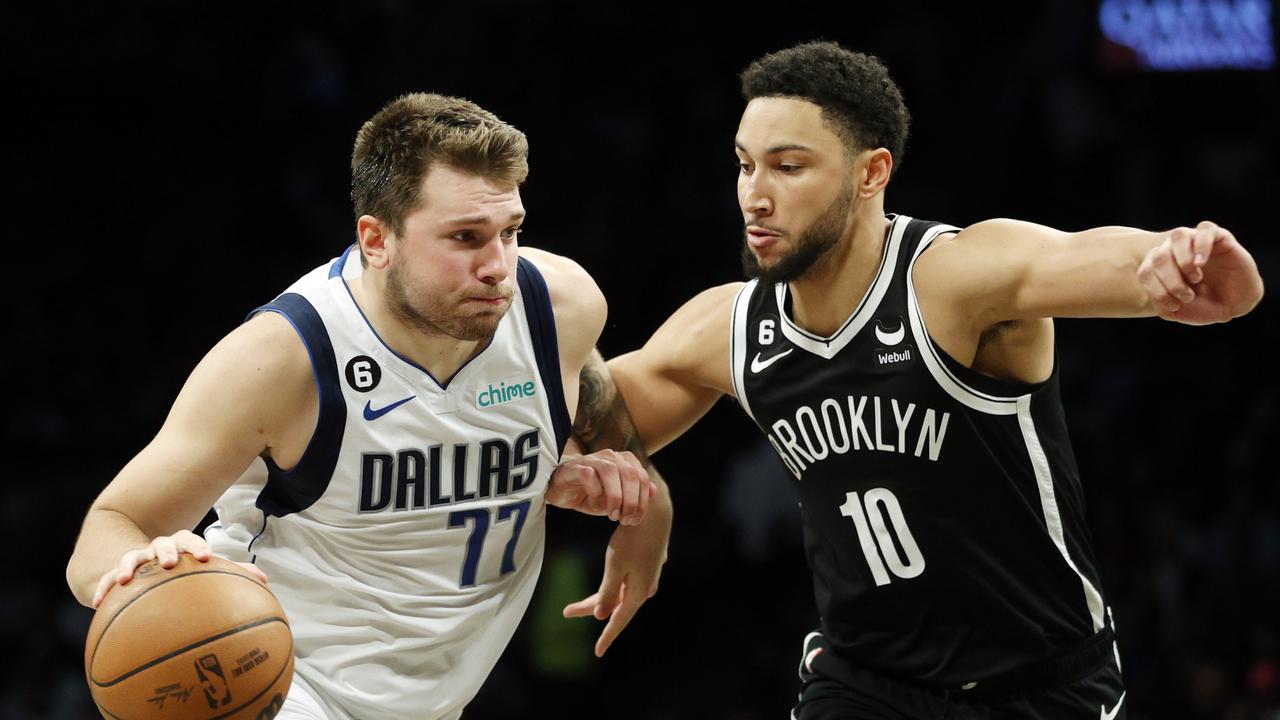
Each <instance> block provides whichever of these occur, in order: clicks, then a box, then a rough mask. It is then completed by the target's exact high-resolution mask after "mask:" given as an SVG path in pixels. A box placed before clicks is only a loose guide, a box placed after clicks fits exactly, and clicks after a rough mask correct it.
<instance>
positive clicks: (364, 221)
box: [356, 215, 392, 270]
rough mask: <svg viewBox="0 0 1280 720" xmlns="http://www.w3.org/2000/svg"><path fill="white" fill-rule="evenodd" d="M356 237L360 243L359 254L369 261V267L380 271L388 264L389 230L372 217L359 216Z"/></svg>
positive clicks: (385, 225) (385, 224) (390, 235)
mask: <svg viewBox="0 0 1280 720" xmlns="http://www.w3.org/2000/svg"><path fill="white" fill-rule="evenodd" d="M356 237H357V239H358V240H359V241H360V253H361V254H363V255H364V258H365V260H368V261H369V267H373V268H378V269H379V270H381V269H382V268H385V267H386V266H387V263H388V262H390V258H388V257H387V241H388V240H389V239H390V238H391V237H392V233H391V228H390V227H389V226H388V225H387V223H384V222H383V221H381V220H379V219H378V218H376V217H374V216H372V215H361V216H360V219H359V220H356Z"/></svg>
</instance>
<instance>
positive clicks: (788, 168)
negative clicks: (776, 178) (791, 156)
mask: <svg viewBox="0 0 1280 720" xmlns="http://www.w3.org/2000/svg"><path fill="white" fill-rule="evenodd" d="M778 169H779V170H781V171H782V172H784V173H793V172H796V171H797V170H799V169H800V166H799V165H795V164H792V163H780V164H779V165H778Z"/></svg>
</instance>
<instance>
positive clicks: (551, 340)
mask: <svg viewBox="0 0 1280 720" xmlns="http://www.w3.org/2000/svg"><path fill="white" fill-rule="evenodd" d="M516 276H517V281H518V282H519V283H520V295H521V297H522V298H523V299H524V314H525V317H526V318H527V319H528V321H529V335H530V337H531V339H532V340H533V356H534V358H535V359H536V360H537V361H538V375H540V376H541V377H542V386H543V387H544V388H546V392H547V405H548V406H550V408H551V424H552V426H553V427H554V428H555V432H556V456H557V457H559V456H560V454H561V453H563V452H564V444H565V443H566V442H568V441H569V428H570V423H569V408H568V406H566V405H565V401H564V383H563V382H561V380H560V343H559V342H558V341H557V340H556V316H555V313H554V312H553V311H552V308H551V294H550V293H549V292H548V291H547V281H546V280H543V279H542V273H540V272H538V268H537V267H535V266H534V264H533V263H531V262H529V261H528V260H526V259H524V258H520V262H519V265H517V269H516ZM557 398H558V400H557Z"/></svg>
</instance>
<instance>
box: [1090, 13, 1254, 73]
mask: <svg viewBox="0 0 1280 720" xmlns="http://www.w3.org/2000/svg"><path fill="white" fill-rule="evenodd" d="M1098 25H1099V27H1101V29H1102V34H1103V36H1105V37H1106V39H1107V40H1110V41H1111V42H1112V43H1114V44H1115V45H1118V46H1122V47H1120V48H1117V47H1114V46H1113V47H1109V48H1104V58H1105V60H1106V62H1107V64H1109V65H1112V66H1117V67H1126V66H1127V67H1134V66H1137V67H1140V68H1145V69H1150V70H1215V69H1245V70H1267V69H1270V68H1271V67H1273V66H1274V65H1275V59H1276V57H1275V47H1274V45H1273V43H1272V32H1271V0H1103V2H1102V7H1101V8H1100V9H1099V10H1098ZM1126 48H1127V50H1128V51H1130V52H1127V51H1126V50H1125V49H1126Z"/></svg>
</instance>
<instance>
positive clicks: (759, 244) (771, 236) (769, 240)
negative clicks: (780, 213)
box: [747, 225, 782, 250]
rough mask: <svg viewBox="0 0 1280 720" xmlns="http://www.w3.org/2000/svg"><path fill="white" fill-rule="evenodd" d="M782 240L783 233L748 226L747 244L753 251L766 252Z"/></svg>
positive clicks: (757, 226) (756, 226)
mask: <svg viewBox="0 0 1280 720" xmlns="http://www.w3.org/2000/svg"><path fill="white" fill-rule="evenodd" d="M780 239H782V233H780V232H778V231H777V230H769V229H768V228H762V227H760V226H759V225H748V226H747V244H748V245H750V246H751V249H752V250H764V249H765V248H767V247H769V246H771V245H773V244H774V243H776V242H778V240H780Z"/></svg>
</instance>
